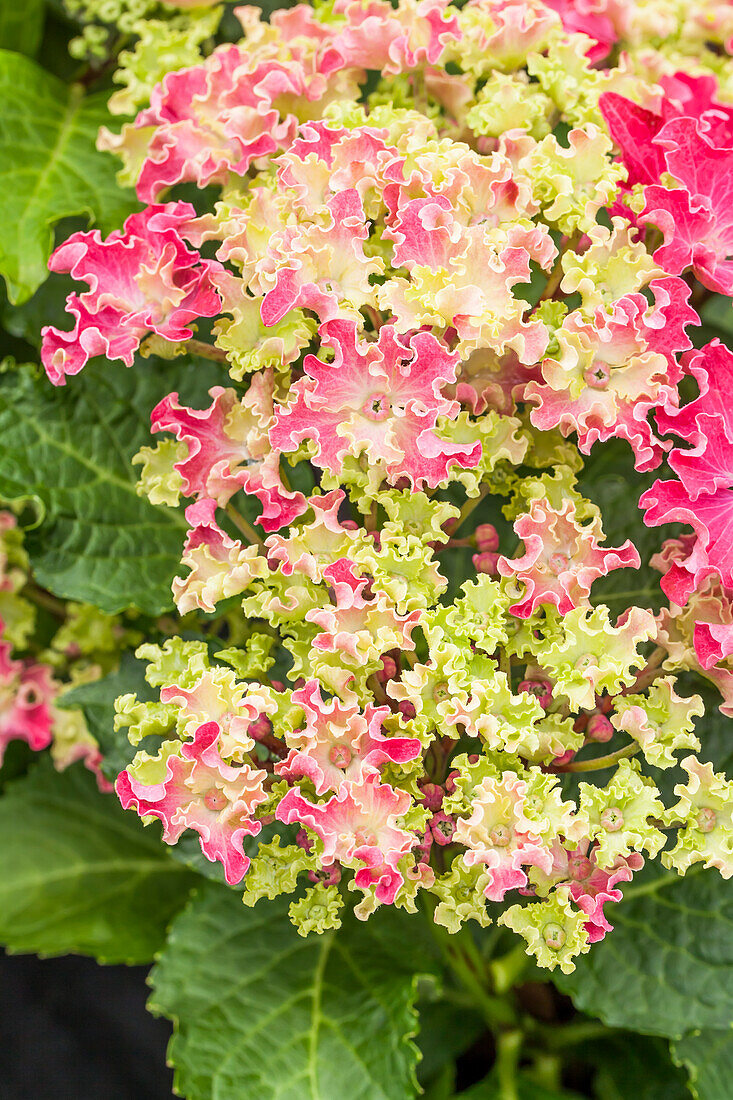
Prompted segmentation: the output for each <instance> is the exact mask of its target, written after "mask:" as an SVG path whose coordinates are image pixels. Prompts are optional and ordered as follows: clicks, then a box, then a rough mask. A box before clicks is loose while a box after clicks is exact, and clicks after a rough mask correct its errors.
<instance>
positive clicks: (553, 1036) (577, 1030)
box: [536, 1020, 608, 1050]
mask: <svg viewBox="0 0 733 1100" xmlns="http://www.w3.org/2000/svg"><path fill="white" fill-rule="evenodd" d="M536 1030H537V1034H538V1035H539V1036H541V1037H542V1040H543V1042H544V1045H545V1046H546V1047H548V1048H549V1049H550V1050H560V1049H561V1048H562V1047H569V1046H574V1045H575V1044H576V1043H587V1042H590V1041H592V1040H593V1039H603V1038H608V1028H607V1027H606V1026H605V1024H602V1023H599V1021H598V1020H573V1021H572V1022H571V1023H569V1024H560V1025H559V1026H558V1025H556V1026H551V1025H549V1024H541V1023H538V1024H537V1028H536Z"/></svg>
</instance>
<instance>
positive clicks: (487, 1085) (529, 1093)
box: [454, 1073, 581, 1100]
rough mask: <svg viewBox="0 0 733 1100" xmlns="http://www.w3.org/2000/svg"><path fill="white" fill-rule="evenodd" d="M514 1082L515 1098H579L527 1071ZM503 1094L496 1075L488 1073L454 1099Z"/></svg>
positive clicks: (492, 1099)
mask: <svg viewBox="0 0 733 1100" xmlns="http://www.w3.org/2000/svg"><path fill="white" fill-rule="evenodd" d="M516 1084H517V1100H581V1097H580V1095H579V1094H578V1093H577V1092H567V1091H566V1090H565V1089H562V1088H560V1089H551V1088H546V1087H545V1086H544V1085H541V1084H539V1083H538V1082H537V1081H536V1080H535V1079H534V1078H533V1077H531V1076H530V1075H529V1074H528V1073H518V1074H517V1079H516ZM504 1095H505V1094H504V1093H503V1092H502V1091H501V1089H500V1087H499V1079H498V1077H497V1075H496V1074H495V1073H490V1074H489V1076H488V1077H485V1078H484V1080H483V1081H479V1083H478V1084H477V1085H473V1086H472V1087H471V1088H470V1089H466V1090H465V1091H464V1092H461V1093H459V1094H458V1095H457V1096H455V1097H454V1100H501V1097H502V1096H504Z"/></svg>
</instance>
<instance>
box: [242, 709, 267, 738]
mask: <svg viewBox="0 0 733 1100" xmlns="http://www.w3.org/2000/svg"><path fill="white" fill-rule="evenodd" d="M247 733H248V734H249V735H250V737H252V738H253V739H254V740H255V741H262V740H263V739H264V738H265V737H269V735H270V734H271V733H272V723H271V722H270V719H269V718H266V717H265V715H264V714H261V715H260V716H259V718H255V720H254V722H250V724H249V726H248V728H247Z"/></svg>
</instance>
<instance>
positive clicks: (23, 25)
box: [0, 0, 44, 57]
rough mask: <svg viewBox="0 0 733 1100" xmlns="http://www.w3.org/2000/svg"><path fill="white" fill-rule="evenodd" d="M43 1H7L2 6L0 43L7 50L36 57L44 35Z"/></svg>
mask: <svg viewBox="0 0 733 1100" xmlns="http://www.w3.org/2000/svg"><path fill="white" fill-rule="evenodd" d="M43 7H44V4H43V0H24V2H23V3H22V4H19V3H16V2H15V0H5V3H4V4H0V42H2V44H3V47H4V48H5V49H7V50H16V51H17V52H18V53H23V54H26V55H27V56H28V57H34V56H35V54H36V53H37V52H38V47H39V46H40V44H41V36H42V34H43V16H44V11H43Z"/></svg>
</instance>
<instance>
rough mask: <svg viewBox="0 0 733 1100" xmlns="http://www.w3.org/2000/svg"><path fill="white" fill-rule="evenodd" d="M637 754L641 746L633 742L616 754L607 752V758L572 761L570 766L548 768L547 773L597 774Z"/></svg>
mask: <svg viewBox="0 0 733 1100" xmlns="http://www.w3.org/2000/svg"><path fill="white" fill-rule="evenodd" d="M637 752H641V745H637V744H636V742H634V743H633V744H631V745H626V746H625V747H624V748H623V749H617V750H616V752H609V753H608V755H607V756H597V757H596V758H595V760H579V761H573V763H572V764H561V765H560V767H558V768H548V771H553V772H599V771H602V770H603V768H612V767H613V765H614V764H617V763H618V762H619V760H625V759H626V758H627V757H628V756H636V754H637Z"/></svg>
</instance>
